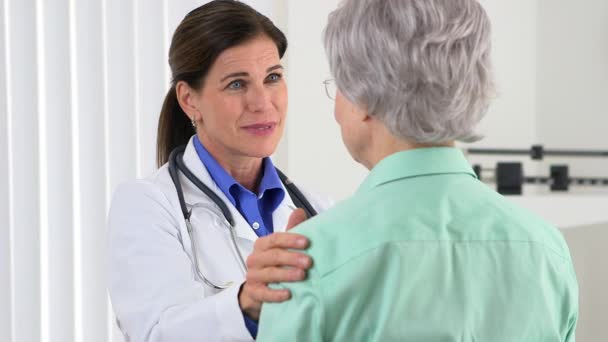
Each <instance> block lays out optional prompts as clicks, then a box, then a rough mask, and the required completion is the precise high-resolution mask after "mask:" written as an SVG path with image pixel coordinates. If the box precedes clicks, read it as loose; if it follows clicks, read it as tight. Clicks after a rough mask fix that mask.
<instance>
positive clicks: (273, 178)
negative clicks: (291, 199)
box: [193, 135, 285, 205]
mask: <svg viewBox="0 0 608 342" xmlns="http://www.w3.org/2000/svg"><path fill="white" fill-rule="evenodd" d="M193 140H194V149H195V150H196V153H197V154H198V156H199V158H200V159H201V162H202V163H203V164H204V165H205V167H206V168H207V171H208V172H209V175H210V176H211V178H212V179H213V181H214V182H215V183H216V184H217V186H218V188H220V190H222V192H223V193H224V194H225V195H226V197H228V199H229V200H230V202H232V205H236V198H235V196H237V193H239V192H243V191H244V192H249V193H251V191H249V190H248V189H245V187H243V186H242V185H241V184H239V183H238V182H237V181H236V180H235V179H234V178H233V177H232V176H231V175H230V174H228V172H226V170H224V168H223V167H222V166H221V165H220V164H219V163H218V162H217V160H215V158H214V157H213V156H212V155H211V153H209V151H207V149H206V148H205V146H203V144H202V143H201V141H200V140H199V138H198V136H196V135H195V136H194V139H193ZM262 168H263V175H262V179H261V181H260V186H259V189H258V194H259V196H258V197H263V196H264V194H265V192H266V191H267V190H274V189H277V190H280V191H272V192H271V193H273V197H274V200H273V201H272V202H278V203H280V202H281V201H282V200H283V198H284V197H285V191H284V190H283V185H282V183H281V179H280V178H279V175H278V173H277V170H276V169H275V167H274V165H273V164H272V161H271V160H270V158H264V159H263V161H262ZM275 193H276V195H274V194H275ZM277 205H278V204H277Z"/></svg>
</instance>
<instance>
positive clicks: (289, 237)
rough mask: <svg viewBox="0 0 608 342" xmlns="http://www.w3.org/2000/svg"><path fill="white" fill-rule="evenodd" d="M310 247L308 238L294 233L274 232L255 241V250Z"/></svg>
mask: <svg viewBox="0 0 608 342" xmlns="http://www.w3.org/2000/svg"><path fill="white" fill-rule="evenodd" d="M306 247H308V239H307V238H306V237H305V236H303V235H299V234H294V233H273V234H270V235H267V236H264V237H261V238H259V239H257V240H256V241H255V244H254V245H253V249H254V250H262V251H263V250H267V249H271V248H294V249H304V248H306Z"/></svg>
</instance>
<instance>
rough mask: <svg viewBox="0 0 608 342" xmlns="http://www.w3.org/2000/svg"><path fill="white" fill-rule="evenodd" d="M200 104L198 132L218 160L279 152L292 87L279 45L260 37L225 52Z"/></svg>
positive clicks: (208, 78) (210, 75) (198, 98)
mask: <svg viewBox="0 0 608 342" xmlns="http://www.w3.org/2000/svg"><path fill="white" fill-rule="evenodd" d="M195 105H196V107H197V108H198V111H199V113H200V117H198V118H196V119H195V121H196V124H197V134H198V136H199V138H200V139H201V141H202V142H203V144H204V145H205V147H207V149H208V150H209V151H210V152H211V153H212V154H214V156H216V158H217V157H219V158H220V159H221V157H228V158H239V157H255V158H262V157H267V156H270V155H271V154H272V153H274V151H275V149H276V147H277V144H278V143H279V140H280V139H281V136H282V135H283V128H284V125H285V116H286V112H287V85H286V83H285V80H284V79H283V67H282V66H281V62H280V58H279V53H278V50H277V46H276V44H275V43H274V42H273V41H272V40H271V39H270V38H268V37H266V36H259V37H257V38H254V39H252V40H249V41H247V42H245V43H243V44H241V45H238V46H235V47H232V48H229V49H226V50H225V51H223V52H222V53H221V54H220V55H219V56H218V58H217V59H216V61H215V63H214V64H213V65H212V67H211V69H210V70H209V73H208V74H207V76H206V78H205V80H204V84H203V86H202V89H201V90H200V91H199V92H198V94H197V96H196V99H195ZM226 154H227V155H226Z"/></svg>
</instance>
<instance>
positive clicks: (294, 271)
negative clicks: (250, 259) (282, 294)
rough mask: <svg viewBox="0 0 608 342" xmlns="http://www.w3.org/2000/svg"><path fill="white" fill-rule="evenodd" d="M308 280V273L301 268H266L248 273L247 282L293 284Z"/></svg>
mask: <svg viewBox="0 0 608 342" xmlns="http://www.w3.org/2000/svg"><path fill="white" fill-rule="evenodd" d="M304 279H306V272H305V271H304V270H302V269H299V268H291V267H290V268H285V267H266V268H262V269H258V270H251V271H250V272H247V282H252V283H263V284H269V283H291V282H296V281H302V280H304Z"/></svg>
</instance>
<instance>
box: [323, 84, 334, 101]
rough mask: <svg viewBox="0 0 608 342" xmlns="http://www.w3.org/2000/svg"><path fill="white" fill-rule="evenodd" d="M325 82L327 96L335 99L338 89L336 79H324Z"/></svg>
mask: <svg viewBox="0 0 608 342" xmlns="http://www.w3.org/2000/svg"><path fill="white" fill-rule="evenodd" d="M323 84H324V85H325V94H326V95H327V97H329V99H330V100H335V99H336V91H337V88H336V81H335V80H333V79H328V80H325V81H323Z"/></svg>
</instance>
